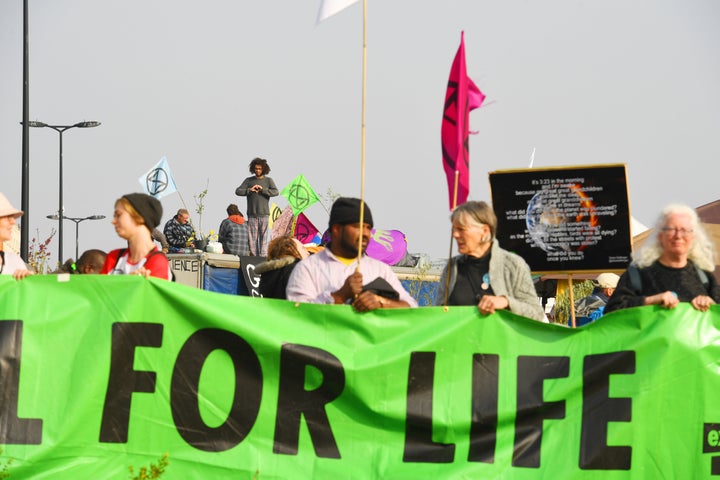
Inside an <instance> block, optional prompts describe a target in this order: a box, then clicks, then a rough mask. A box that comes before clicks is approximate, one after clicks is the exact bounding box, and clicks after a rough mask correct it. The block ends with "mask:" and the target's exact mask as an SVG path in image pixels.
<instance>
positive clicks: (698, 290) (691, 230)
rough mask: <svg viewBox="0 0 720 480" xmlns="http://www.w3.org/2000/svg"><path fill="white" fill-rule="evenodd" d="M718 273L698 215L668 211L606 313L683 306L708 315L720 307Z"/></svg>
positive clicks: (674, 207) (685, 209) (677, 207)
mask: <svg viewBox="0 0 720 480" xmlns="http://www.w3.org/2000/svg"><path fill="white" fill-rule="evenodd" d="M714 269H715V248H714V246H713V243H712V241H711V240H710V238H709V237H708V235H707V234H706V233H705V230H703V228H702V226H701V225H700V220H699V218H698V215H697V213H696V212H695V210H694V209H692V208H690V207H688V206H687V205H680V204H671V205H668V206H666V207H665V208H664V209H663V210H662V212H661V213H660V216H659V217H658V220H657V222H656V223H655V227H654V230H653V235H652V238H650V239H649V240H648V243H647V244H646V245H645V246H643V248H642V249H640V251H638V252H637V254H636V255H634V261H633V263H632V264H631V265H630V266H629V267H628V269H627V271H626V272H625V273H624V274H623V275H622V276H621V277H620V281H619V282H618V285H617V288H616V289H615V292H614V293H613V295H612V297H610V300H609V301H608V304H607V306H606V307H605V313H606V314H607V313H609V312H611V311H614V310H619V309H622V308H630V307H639V306H642V305H660V306H662V307H664V308H675V307H676V306H677V304H678V303H680V302H690V304H691V305H692V306H693V307H694V308H695V309H696V310H700V311H703V312H704V311H706V310H707V309H708V308H710V305H713V304H715V303H717V302H718V301H720V287H719V286H718V283H717V281H716V280H715V277H714V276H713V274H712V272H713V270H714Z"/></svg>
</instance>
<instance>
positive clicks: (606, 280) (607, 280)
mask: <svg viewBox="0 0 720 480" xmlns="http://www.w3.org/2000/svg"><path fill="white" fill-rule="evenodd" d="M618 280H620V277H618V276H617V275H615V274H614V273H601V274H600V275H598V276H597V278H596V279H595V285H596V286H598V287H600V288H617V284H618Z"/></svg>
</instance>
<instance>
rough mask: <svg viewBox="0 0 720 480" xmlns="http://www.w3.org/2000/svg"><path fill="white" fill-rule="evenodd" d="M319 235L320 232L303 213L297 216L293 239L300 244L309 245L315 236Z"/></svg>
mask: <svg viewBox="0 0 720 480" xmlns="http://www.w3.org/2000/svg"><path fill="white" fill-rule="evenodd" d="M319 233H320V231H319V230H318V229H317V228H315V225H313V223H312V222H311V221H310V219H309V218H307V217H306V216H305V214H304V213H301V214H300V215H298V217H297V221H296V222H295V238H297V239H298V240H300V242H302V243H310V242H311V241H312V239H313V238H315V235H317V234H319Z"/></svg>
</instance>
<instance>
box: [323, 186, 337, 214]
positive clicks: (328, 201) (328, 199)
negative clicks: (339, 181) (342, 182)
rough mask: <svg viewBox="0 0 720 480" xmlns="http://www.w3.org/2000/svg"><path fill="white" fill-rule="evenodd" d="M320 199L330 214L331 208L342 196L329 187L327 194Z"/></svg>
mask: <svg viewBox="0 0 720 480" xmlns="http://www.w3.org/2000/svg"><path fill="white" fill-rule="evenodd" d="M318 197H320V203H322V205H323V207H325V210H326V211H327V212H328V213H329V212H330V207H332V204H333V203H335V200H337V199H338V198H340V197H342V194H340V193H337V192H335V191H334V190H333V189H332V188H331V187H328V189H327V191H326V192H325V194H321V195H318Z"/></svg>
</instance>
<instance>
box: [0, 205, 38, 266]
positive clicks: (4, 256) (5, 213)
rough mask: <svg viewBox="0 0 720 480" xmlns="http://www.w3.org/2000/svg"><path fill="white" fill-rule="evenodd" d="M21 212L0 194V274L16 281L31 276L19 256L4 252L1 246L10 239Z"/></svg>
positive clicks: (21, 214)
mask: <svg viewBox="0 0 720 480" xmlns="http://www.w3.org/2000/svg"><path fill="white" fill-rule="evenodd" d="M23 213H24V212H23V211H22V210H18V209H17V208H15V207H13V206H12V204H11V203H10V200H8V199H7V197H6V196H5V195H4V194H3V193H0V274H3V275H12V276H13V277H15V279H16V280H20V279H22V278H25V277H27V276H28V275H32V274H33V272H31V271H30V270H28V268H27V265H25V262H23V260H22V258H20V255H18V254H17V253H15V252H9V251H8V252H6V251H5V250H4V247H3V245H4V244H5V242H7V241H8V240H10V239H11V238H12V231H13V227H14V226H15V224H16V223H17V219H18V218H20V217H22V216H23Z"/></svg>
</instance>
